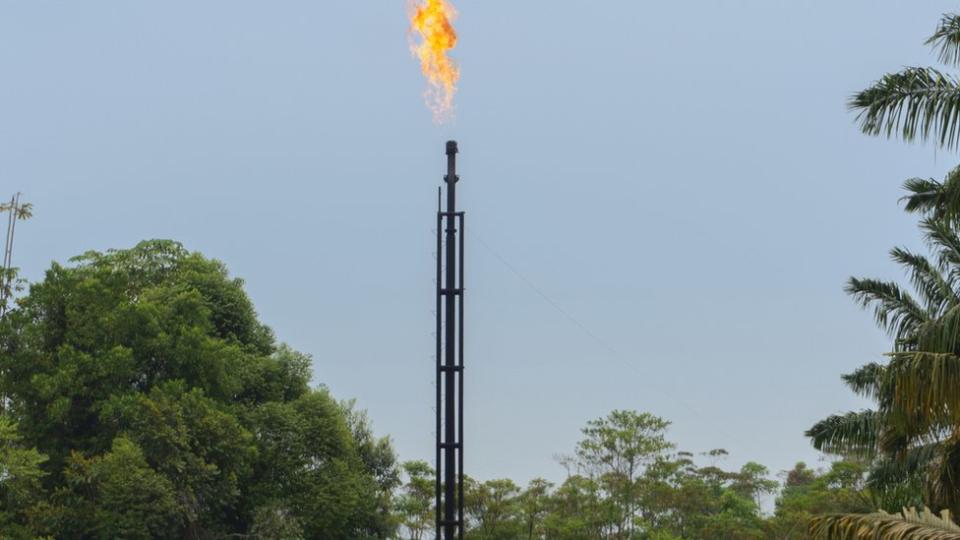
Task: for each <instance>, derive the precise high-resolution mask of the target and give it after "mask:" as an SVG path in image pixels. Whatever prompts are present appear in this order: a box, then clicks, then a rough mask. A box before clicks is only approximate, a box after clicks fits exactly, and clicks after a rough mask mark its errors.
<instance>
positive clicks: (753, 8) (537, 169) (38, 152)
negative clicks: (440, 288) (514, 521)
mask: <svg viewBox="0 0 960 540" xmlns="http://www.w3.org/2000/svg"><path fill="white" fill-rule="evenodd" d="M456 4H457V7H458V8H459V10H460V12H461V17H460V20H459V21H458V23H457V26H458V29H459V31H460V34H461V42H460V46H459V47H458V49H457V51H456V57H457V58H458V59H459V61H460V63H461V66H462V71H463V79H462V81H461V92H460V94H459V95H458V98H457V105H458V115H457V121H456V122H455V123H454V124H452V125H450V126H447V127H443V128H438V127H436V126H434V125H433V124H432V122H431V118H430V114H429V112H428V111H427V109H426V108H425V107H424V105H423V103H422V99H421V93H422V91H423V89H424V82H423V80H422V78H421V76H420V74H419V72H418V67H417V65H416V63H415V62H414V60H413V59H412V58H411V56H410V53H409V50H408V46H407V36H406V21H405V6H404V1H403V0H395V1H383V0H375V1H373V0H368V1H363V2H359V1H358V2H317V1H312V2H308V1H299V0H298V1H294V0H281V1H271V2H265V1H259V2H254V1H249V0H230V1H227V0H204V1H196V0H193V1H183V0H165V1H163V2H158V1H154V2H123V1H119V0H114V1H112V2H107V1H99V0H84V1H83V2H63V1H61V2H52V1H47V0H30V1H22V0H21V1H15V2H14V1H2V2H0V13H2V16H0V78H2V80H3V83H2V84H0V195H4V194H5V193H12V192H14V191H16V190H20V191H23V192H25V193H26V198H27V200H29V201H31V202H33V203H34V204H35V205H36V217H35V219H34V220H32V221H30V222H28V223H26V224H24V225H23V226H21V227H20V228H19V229H18V233H19V234H18V239H17V240H18V245H17V250H16V253H15V262H16V263H17V264H18V265H20V266H22V267H23V269H24V272H25V275H26V276H27V277H28V278H30V279H39V278H40V277H41V276H42V272H43V270H44V269H45V268H47V267H48V266H49V264H50V262H51V261H52V260H58V261H63V260H65V259H66V258H68V257H70V256H72V255H75V254H78V253H80V252H83V251H85V250H88V249H100V250H102V249H108V248H116V247H128V246H131V245H133V244H134V243H136V242H137V241H138V240H141V239H145V238H158V237H159V238H173V239H177V240H180V241H182V242H183V243H185V244H186V246H187V247H188V248H190V249H194V250H199V251H202V252H203V253H205V254H207V255H208V256H211V257H216V258H218V259H221V260H223V261H224V262H226V263H227V265H228V266H229V267H230V269H231V271H232V272H233V273H234V274H235V275H237V276H240V277H243V278H244V279H245V280H246V281H247V286H248V290H249V292H250V294H251V296H252V297H253V299H254V301H255V302H256V305H257V308H258V310H259V312H260V314H261V316H262V318H263V320H264V321H265V322H267V323H268V324H269V325H271V326H272V327H273V328H274V329H275V330H276V333H277V335H278V336H279V338H280V339H282V340H284V341H287V342H289V343H290V344H291V345H293V346H294V347H296V348H298V349H300V350H303V351H305V352H308V353H310V354H312V355H313V356H314V359H315V380H316V382H318V383H324V384H327V385H329V386H330V388H332V390H333V391H334V392H335V394H336V395H337V396H338V397H341V398H350V397H356V398H357V399H358V400H359V403H360V404H361V406H363V407H366V408H368V409H369V411H370V414H371V416H372V418H373V420H374V422H375V427H376V429H377V431H378V432H380V433H389V434H390V435H392V436H393V438H394V440H395V443H396V448H397V450H398V451H399V453H400V455H401V457H402V458H403V459H415V458H425V459H430V458H431V456H432V455H433V454H432V445H433V434H432V429H433V420H432V415H433V411H432V409H431V407H432V405H433V387H432V379H433V360H432V358H431V354H432V352H433V341H432V340H433V337H432V334H431V332H432V330H433V315H432V311H431V310H432V309H433V305H434V300H433V289H432V287H433V284H432V279H433V259H432V256H431V254H432V250H433V248H434V239H433V236H432V228H433V224H434V214H433V212H434V209H435V202H436V199H435V197H436V193H435V189H436V186H437V185H438V183H439V182H440V179H441V176H442V174H443V172H444V156H443V142H444V141H445V140H446V139H447V138H451V137H453V138H457V139H458V140H459V141H460V146H461V150H462V154H461V159H460V164H461V167H460V168H461V176H462V178H463V181H462V183H461V187H462V201H463V203H464V206H465V208H466V210H467V212H468V226H469V228H470V229H471V231H473V233H474V234H475V235H476V238H474V239H472V241H471V244H470V245H469V246H468V249H469V253H468V257H469V265H470V266H469V270H468V287H469V296H468V317H469V322H468V342H467V364H468V371H467V376H468V379H467V394H468V395H467V412H466V415H467V421H468V422H469V424H468V427H467V444H468V447H467V452H466V464H467V469H468V470H467V472H468V474H471V475H473V476H476V477H478V478H492V477H501V476H509V477H512V478H514V479H517V480H519V481H521V482H525V481H526V480H528V479H530V478H532V477H535V476H545V477H548V478H551V479H555V480H556V479H560V478H561V477H562V474H563V472H562V469H561V468H560V467H559V465H557V464H556V463H555V461H554V460H553V456H554V455H555V454H557V453H566V452H570V451H572V449H573V445H574V443H575V442H576V441H577V440H578V437H579V431H578V430H579V429H580V427H581V426H582V425H583V424H584V423H585V422H586V421H587V420H589V419H591V418H595V417H598V416H601V415H603V414H605V413H606V412H608V411H609V410H611V409H614V408H624V409H637V410H642V411H650V412H653V413H655V414H658V415H661V416H664V417H666V418H668V419H670V420H672V421H673V422H674V425H673V428H672V431H671V436H672V438H673V439H674V440H676V441H677V442H678V444H679V445H680V447H681V448H682V449H684V450H689V451H693V452H700V451H706V450H709V449H711V448H715V447H724V448H727V449H728V450H729V451H730V452H731V454H732V455H731V458H730V459H729V461H728V465H730V466H737V465H739V464H740V463H742V462H743V461H746V460H756V461H760V462H762V463H764V464H766V465H768V466H769V467H771V469H773V470H774V471H778V470H782V469H786V468H789V467H790V466H791V465H792V464H793V463H794V462H795V461H797V460H800V459H803V460H807V461H808V462H816V460H817V454H816V453H815V452H813V451H812V450H811V449H810V447H809V444H808V442H807V440H806V439H805V438H804V437H803V430H804V429H806V428H807V427H809V426H810V425H811V424H812V423H813V422H815V421H816V420H818V419H820V418H822V417H823V416H825V415H827V414H830V413H833V412H838V411H843V410H846V409H849V408H856V407H859V406H861V405H862V403H861V402H860V401H858V400H856V399H854V398H853V397H852V396H851V395H850V393H849V392H848V391H847V390H846V389H845V388H844V387H843V386H842V384H841V383H840V380H839V376H840V374H841V373H845V372H848V371H850V370H851V369H853V368H855V367H856V366H858V365H860V364H863V363H865V362H868V361H872V360H877V359H878V358H880V356H879V355H880V354H881V353H882V352H884V351H885V350H886V349H887V346H888V340H887V339H886V338H885V337H884V336H883V334H882V333H881V332H879V331H878V330H876V329H875V327H874V325H873V322H872V320H871V315H870V314H868V313H865V312H862V311H861V310H860V309H858V308H857V307H855V306H854V305H853V303H852V302H851V301H850V300H849V299H848V298H847V297H846V296H845V295H844V294H843V291H842V287H843V284H844V282H845V280H846V278H847V277H848V276H850V275H851V274H855V275H864V276H877V277H888V278H899V277H900V273H899V272H898V270H897V269H896V268H895V267H894V266H893V265H892V264H891V263H890V262H889V261H888V258H887V250H888V249H889V248H890V247H892V246H894V245H897V244H906V245H909V246H911V247H915V248H919V247H920V242H919V240H918V237H917V234H916V232H915V229H914V226H913V220H912V219H911V218H909V217H908V216H905V215H904V214H903V212H902V211H901V210H900V209H899V207H898V204H897V198H898V197H899V196H900V195H901V191H900V187H899V186H900V185H901V183H902V181H903V180H904V179H905V178H907V177H910V176H941V175H942V174H943V173H944V172H945V171H946V170H947V169H948V168H950V167H951V166H953V165H955V164H956V159H955V156H954V155H953V154H951V153H947V152H943V151H940V152H936V151H934V149H933V148H932V147H930V146H929V145H913V146H910V145H905V144H902V143H899V142H891V141H884V140H880V139H871V138H868V137H865V136H862V135H860V134H859V132H858V130H857V129H856V127H855V126H854V124H853V116H852V115H851V114H850V113H849V112H848V111H847V110H846V108H845V100H846V98H847V97H848V96H849V95H850V94H851V93H852V92H854V91H856V90H858V89H861V88H863V87H865V86H866V85H867V84H869V83H870V82H871V81H872V80H874V79H876V78H877V77H879V76H880V75H881V74H882V73H883V72H885V71H890V70H896V69H898V68H900V67H901V66H905V65H924V64H928V63H931V62H932V61H933V57H932V55H931V54H930V52H929V50H928V49H927V48H926V47H924V46H923V45H922V43H923V40H924V39H925V38H926V36H927V35H928V34H929V33H930V32H931V31H932V29H933V28H934V26H935V24H936V22H937V20H938V18H939V16H940V14H941V13H942V12H944V11H949V10H951V9H955V8H958V5H957V3H956V2H947V1H929V0H928V1H924V2H906V1H899V2H898V1H890V0H885V1H879V0H856V1H854V0H845V1H843V2H836V1H832V2H831V1H826V0H818V1H807V2H785V1H771V0H750V1H748V0H741V1H733V0H729V1H700V2H692V1H676V0H670V1H667V0H663V1H659V2H652V1H650V2H638V1H627V0H611V1H607V2H602V3H598V2H557V1H553V2H546V1H540V0H536V1H534V0H524V1H522V2H520V1H515V2H504V1H496V0H484V1H482V2H481V1H477V0H459V1H457V2H456ZM477 238H479V239H480V240H482V242H483V243H485V244H487V245H488V246H489V247H490V248H492V250H491V249H488V248H487V247H484V245H483V244H481V242H479V241H478V240H477ZM494 252H496V253H497V254H499V255H500V256H502V257H503V259H505V260H506V261H508V263H509V265H511V266H512V267H513V268H514V269H515V270H516V271H517V272H519V273H520V274H522V275H523V276H524V277H525V278H526V279H527V280H529V281H530V282H531V283H533V284H534V285H535V287H536V288H538V289H539V290H540V291H542V292H543V293H544V294H545V295H546V296H547V297H549V298H550V299H551V300H552V301H553V302H554V303H556V304H557V305H558V306H560V307H561V308H562V309H563V310H564V311H565V312H566V313H568V314H569V315H571V316H572V317H573V318H575V319H576V320H577V321H579V322H580V324H582V325H583V326H584V327H585V328H587V329H588V330H589V332H590V333H592V334H594V335H595V336H597V337H598V338H599V340H598V339H595V338H594V337H591V335H590V334H589V333H587V332H585V331H583V330H582V329H581V328H580V327H578V326H577V325H576V324H574V323H573V322H571V321H570V320H569V319H568V318H567V317H566V316H565V315H564V314H562V313H560V312H558V311H557V310H556V309H555V308H554V307H553V306H552V305H551V304H550V303H549V302H548V301H546V300H545V299H544V298H543V297H541V296H540V295H539V294H538V293H537V292H536V291H535V290H533V289H532V288H531V287H530V286H528V285H527V284H526V283H525V282H524V281H523V280H522V279H520V278H518V277H517V275H515V274H514V272H513V271H512V270H511V269H510V268H508V267H506V266H505V265H504V264H503V263H502V262H501V261H500V260H499V258H498V257H497V256H496V255H494Z"/></svg>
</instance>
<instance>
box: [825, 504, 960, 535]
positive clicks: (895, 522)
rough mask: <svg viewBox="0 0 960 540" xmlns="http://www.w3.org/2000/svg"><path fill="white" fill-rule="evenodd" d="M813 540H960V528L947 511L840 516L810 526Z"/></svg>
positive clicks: (909, 510) (910, 511) (927, 510)
mask: <svg viewBox="0 0 960 540" xmlns="http://www.w3.org/2000/svg"><path fill="white" fill-rule="evenodd" d="M810 537H811V538H815V539H818V540H819V539H822V540H907V539H909V540H960V527H957V525H956V524H954V523H953V521H952V520H951V519H950V512H949V511H947V510H944V511H943V512H941V513H940V515H939V516H938V515H936V514H934V513H933V512H931V511H930V510H929V509H927V508H924V509H923V510H922V511H920V512H918V511H916V510H915V509H913V508H910V509H904V510H903V512H902V513H900V514H887V513H885V512H878V513H875V514H836V515H827V516H819V517H816V518H814V519H813V521H812V522H811V523H810Z"/></svg>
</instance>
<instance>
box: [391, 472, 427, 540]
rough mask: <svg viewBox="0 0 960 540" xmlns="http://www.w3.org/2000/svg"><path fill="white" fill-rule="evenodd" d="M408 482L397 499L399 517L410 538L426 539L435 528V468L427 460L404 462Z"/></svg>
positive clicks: (412, 539)
mask: <svg viewBox="0 0 960 540" xmlns="http://www.w3.org/2000/svg"><path fill="white" fill-rule="evenodd" d="M401 467H402V469H403V472H404V474H405V475H406V477H407V482H406V483H405V484H404V486H403V489H402V490H401V493H400V496H399V497H398V498H397V501H396V509H397V512H398V514H399V519H400V521H401V524H402V525H403V530H404V532H405V533H406V536H405V537H404V538H406V539H408V540H425V539H426V538H428V537H430V536H431V532H432V531H433V528H434V519H435V517H436V516H435V514H434V508H435V507H434V497H435V496H436V493H435V491H434V488H435V483H434V482H435V479H434V474H435V473H434V470H433V468H432V467H430V465H428V464H427V463H426V462H425V461H407V462H404V463H403V464H402V466H401Z"/></svg>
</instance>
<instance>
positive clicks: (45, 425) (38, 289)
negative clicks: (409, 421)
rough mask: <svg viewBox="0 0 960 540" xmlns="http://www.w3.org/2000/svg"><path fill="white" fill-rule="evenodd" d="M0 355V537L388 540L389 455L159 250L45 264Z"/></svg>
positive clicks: (294, 355)
mask: <svg viewBox="0 0 960 540" xmlns="http://www.w3.org/2000/svg"><path fill="white" fill-rule="evenodd" d="M0 351H2V366H0V368H2V377H0V390H2V392H3V395H4V407H5V411H4V418H3V419H2V421H0V466H2V468H3V475H2V476H0V496H2V499H0V504H2V506H0V527H2V528H0V530H2V531H3V534H2V535H0V536H6V537H11V538H20V537H22V538H31V537H33V536H34V535H50V536H53V537H56V538H224V537H226V536H227V535H231V534H232V535H236V534H241V535H246V534H255V535H258V536H255V537H259V538H299V537H303V538H331V539H335V538H343V539H353V538H385V537H388V536H390V535H391V534H392V531H393V527H394V525H393V523H392V521H391V520H390V518H389V512H388V510H389V508H388V507H387V505H388V504H389V500H388V498H387V495H388V494H389V492H390V491H391V490H392V489H393V487H394V485H395V483H396V482H397V474H398V473H397V470H396V466H395V464H394V458H393V452H392V450H391V449H390V447H389V443H388V442H387V441H386V440H383V439H380V440H378V439H376V438H374V437H373V436H372V435H371V433H370V428H369V424H368V422H367V421H366V419H365V417H364V416H363V415H362V414H360V413H358V412H356V411H354V409H353V407H352V405H350V404H340V403H338V402H336V401H335V400H334V399H333V398H332V397H331V396H330V395H329V393H328V392H327V391H325V390H323V389H320V390H312V389H310V388H309V386H308V381H309V376H310V359H309V358H308V357H307V356H305V355H303V354H300V353H298V352H296V351H294V350H291V349H290V348H288V347H285V346H282V345H278V344H277V343H276V342H275V340H274V337H273V335H272V333H271V332H270V330H269V329H268V328H267V327H265V326H264V325H262V324H261V323H260V322H259V321H258V320H257V317H256V314H255V312H254V309H253V306H252V305H251V303H250V300H249V299H248V297H247V296H246V294H245V293H244V291H243V288H242V283H241V282H240V281H239V280H237V279H231V278H230V277H229V276H228V274H227V271H226V269H225V268H224V267H223V265H221V264H220V263H218V262H216V261H211V260H209V259H206V258H204V257H202V256H201V255H199V254H196V253H189V252H187V251H186V250H184V249H183V248H182V247H181V246H180V245H178V244H176V243H173V242H160V241H154V242H144V243H141V244H140V245H138V246H136V247H135V248H133V249H130V250H122V251H111V252H107V253H96V252H90V253H87V254H84V255H82V256H80V257H77V258H76V259H74V260H73V261H72V263H71V264H70V265H67V266H62V265H59V264H54V265H53V267H52V268H51V269H50V270H49V271H47V273H46V277H45V279H44V280H43V281H42V282H40V283H36V284H34V285H33V286H32V287H30V291H29V294H27V295H26V296H25V297H23V298H21V299H19V301H18V302H17V304H16V306H15V307H14V308H13V309H11V310H10V311H8V312H7V314H6V315H5V316H4V317H3V319H2V322H0Z"/></svg>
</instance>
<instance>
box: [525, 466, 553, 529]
mask: <svg viewBox="0 0 960 540" xmlns="http://www.w3.org/2000/svg"><path fill="white" fill-rule="evenodd" d="M552 489H553V484H552V483H550V482H548V481H546V480H544V479H543V478H534V479H533V480H531V481H530V483H529V484H528V485H527V489H525V490H524V491H523V493H522V494H521V495H520V497H519V509H518V511H519V514H520V522H521V523H522V525H523V536H522V538H526V539H527V540H534V539H535V538H541V537H542V536H543V534H544V519H545V518H546V516H547V515H548V514H549V512H550V492H551V490H552Z"/></svg>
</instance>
